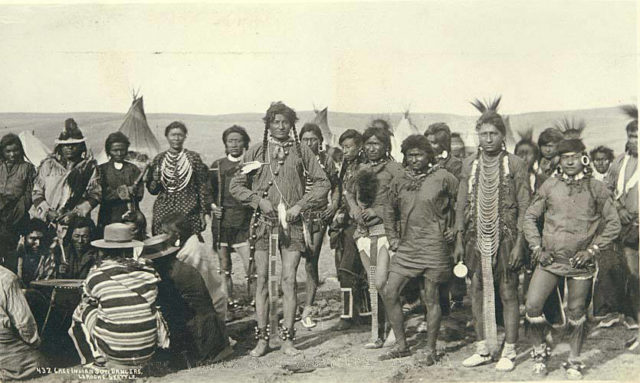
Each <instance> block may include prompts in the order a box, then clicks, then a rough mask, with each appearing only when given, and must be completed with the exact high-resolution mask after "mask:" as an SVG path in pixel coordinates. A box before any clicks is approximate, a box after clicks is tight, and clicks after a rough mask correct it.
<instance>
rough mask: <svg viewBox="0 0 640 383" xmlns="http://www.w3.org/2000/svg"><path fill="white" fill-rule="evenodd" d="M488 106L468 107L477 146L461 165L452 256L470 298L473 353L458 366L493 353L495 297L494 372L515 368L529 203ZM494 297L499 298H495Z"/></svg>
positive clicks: (500, 124)
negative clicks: (501, 335) (467, 281)
mask: <svg viewBox="0 0 640 383" xmlns="http://www.w3.org/2000/svg"><path fill="white" fill-rule="evenodd" d="M499 103H500V97H498V98H496V99H495V100H494V101H493V102H492V103H491V104H488V103H483V102H481V101H479V100H476V101H475V102H473V103H472V104H473V105H474V106H475V107H476V108H477V109H478V110H479V111H480V112H481V113H482V115H481V116H480V118H479V119H478V121H477V123H476V131H477V133H478V139H479V142H480V146H479V147H478V152H477V153H476V154H475V155H471V156H470V157H468V158H466V159H465V161H464V163H463V170H462V176H461V179H460V187H459V190H458V198H457V201H458V203H457V206H456V222H455V224H456V229H457V236H456V237H457V238H456V248H455V251H454V258H455V260H456V262H457V261H460V260H462V258H463V257H464V258H465V261H466V263H467V266H468V268H469V274H470V277H471V300H472V306H473V316H474V320H475V329H476V334H477V337H478V342H477V344H476V353H475V354H474V355H472V356H471V357H469V358H467V359H466V360H465V361H464V362H463V365H464V366H465V367H475V366H479V365H482V364H486V363H489V362H491V361H492V353H493V352H495V351H497V348H498V345H497V330H496V327H497V324H496V310H495V308H496V307H495V303H496V296H498V297H499V298H500V299H499V302H500V303H501V304H502V306H503V308H504V309H503V319H504V327H505V333H506V334H505V344H504V348H503V350H502V355H501V357H500V360H499V361H498V364H497V365H496V369H497V370H499V371H511V370H512V369H513V368H514V367H515V358H516V349H515V346H516V342H517V340H518V322H519V307H518V288H517V286H518V269H519V268H520V266H522V262H523V253H524V252H523V250H524V235H523V233H522V219H523V216H524V212H525V210H526V208H527V206H528V205H529V198H530V191H529V187H528V178H527V166H526V164H525V163H524V161H522V160H521V159H520V158H519V157H517V156H515V155H513V154H511V153H508V152H507V151H506V147H505V143H504V140H505V137H506V126H505V123H504V121H503V119H502V117H501V116H500V114H498V112H497V108H498V105H499ZM498 294H499V295H498Z"/></svg>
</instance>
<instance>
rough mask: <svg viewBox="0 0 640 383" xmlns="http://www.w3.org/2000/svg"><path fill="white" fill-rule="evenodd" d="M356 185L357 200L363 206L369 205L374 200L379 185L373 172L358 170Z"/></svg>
mask: <svg viewBox="0 0 640 383" xmlns="http://www.w3.org/2000/svg"><path fill="white" fill-rule="evenodd" d="M356 185H357V187H358V200H359V201H360V203H362V204H363V205H364V206H365V207H371V206H372V205H373V203H374V202H375V200H376V194H377V193H378V186H379V183H378V178H377V177H376V174H375V172H373V171H371V170H362V171H360V172H359V173H358V178H357V179H356Z"/></svg>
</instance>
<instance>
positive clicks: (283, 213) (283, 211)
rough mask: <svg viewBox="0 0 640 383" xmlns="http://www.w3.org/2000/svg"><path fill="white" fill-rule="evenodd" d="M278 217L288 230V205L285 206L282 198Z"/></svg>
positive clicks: (283, 227) (283, 226)
mask: <svg viewBox="0 0 640 383" xmlns="http://www.w3.org/2000/svg"><path fill="white" fill-rule="evenodd" d="M278 219H279V220H280V226H282V229H283V230H285V231H286V230H287V229H288V228H289V224H288V223H287V207H286V206H284V203H283V202H282V200H280V203H279V204H278Z"/></svg>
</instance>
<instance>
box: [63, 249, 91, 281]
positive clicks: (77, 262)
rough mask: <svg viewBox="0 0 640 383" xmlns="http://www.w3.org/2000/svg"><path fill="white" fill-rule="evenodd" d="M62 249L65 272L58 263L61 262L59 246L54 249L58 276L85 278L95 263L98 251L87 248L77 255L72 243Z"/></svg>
mask: <svg viewBox="0 0 640 383" xmlns="http://www.w3.org/2000/svg"><path fill="white" fill-rule="evenodd" d="M64 251H65V256H66V260H67V271H66V272H65V273H63V272H62V271H61V270H60V265H61V264H62V263H63V261H62V254H61V253H60V248H59V247H58V248H56V249H55V250H54V254H55V256H56V262H57V264H58V278H68V279H85V278H86V277H87V275H89V270H90V269H91V268H92V267H93V265H95V264H96V260H97V259H98V252H97V251H96V250H95V249H89V250H87V251H86V252H85V253H84V254H82V255H78V253H77V252H76V249H75V248H74V247H73V246H72V245H67V246H65V247H64Z"/></svg>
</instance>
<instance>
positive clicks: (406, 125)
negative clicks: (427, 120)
mask: <svg viewBox="0 0 640 383" xmlns="http://www.w3.org/2000/svg"><path fill="white" fill-rule="evenodd" d="M412 134H420V132H419V131H418V128H417V127H416V126H415V125H414V124H413V123H412V122H411V119H410V117H409V110H407V111H405V112H404V114H403V115H402V118H401V119H400V122H398V124H397V125H396V126H395V127H394V128H393V137H391V155H392V156H393V158H394V159H395V160H396V161H398V162H402V160H403V158H404V156H403V155H402V151H401V150H400V149H401V146H402V141H404V140H405V138H407V137H409V136H410V135H412Z"/></svg>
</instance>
